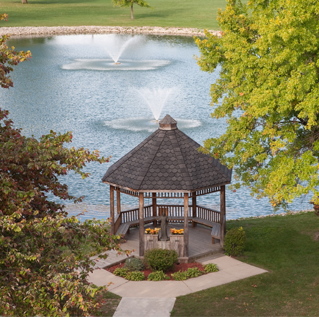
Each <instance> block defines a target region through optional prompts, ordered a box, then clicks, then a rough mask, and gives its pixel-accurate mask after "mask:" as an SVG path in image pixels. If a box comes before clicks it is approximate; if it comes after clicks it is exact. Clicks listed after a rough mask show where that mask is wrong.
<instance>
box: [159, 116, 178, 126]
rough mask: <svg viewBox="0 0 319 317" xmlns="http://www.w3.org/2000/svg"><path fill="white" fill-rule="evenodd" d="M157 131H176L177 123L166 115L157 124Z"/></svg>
mask: <svg viewBox="0 0 319 317" xmlns="http://www.w3.org/2000/svg"><path fill="white" fill-rule="evenodd" d="M159 129H161V130H175V129H177V121H175V120H174V119H173V118H172V117H171V116H170V115H168V114H167V115H166V116H165V117H164V118H163V119H162V120H161V121H160V122H159Z"/></svg>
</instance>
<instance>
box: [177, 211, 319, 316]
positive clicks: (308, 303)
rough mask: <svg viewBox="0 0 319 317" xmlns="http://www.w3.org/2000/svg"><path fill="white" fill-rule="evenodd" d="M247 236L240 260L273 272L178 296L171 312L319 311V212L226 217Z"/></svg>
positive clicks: (276, 313)
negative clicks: (237, 219)
mask: <svg viewBox="0 0 319 317" xmlns="http://www.w3.org/2000/svg"><path fill="white" fill-rule="evenodd" d="M240 226H242V227H243V228H244V230H245V232H246V236H247V241H246V248H245V252H244V255H243V256H241V257H239V258H238V259H239V260H241V261H243V262H246V263H249V264H252V265H256V266H258V267H261V268H264V269H266V270H268V271H269V273H265V274H261V275H257V276H253V277H250V278H247V279H244V280H240V281H237V282H233V283H229V284H225V285H222V286H219V287H214V288H210V289H207V290H204V291H201V292H197V293H193V294H190V295H187V296H182V297H178V298H177V300H176V303H175V307H174V310H173V313H172V316H318V312H319V265H318V263H319V239H318V236H319V217H318V216H316V215H314V214H313V213H307V214H298V215H291V216H285V217H281V216H276V217H271V218H270V217H269V218H263V219H250V220H249V219H248V220H239V221H227V229H230V228H232V227H240Z"/></svg>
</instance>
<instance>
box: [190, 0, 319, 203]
mask: <svg viewBox="0 0 319 317" xmlns="http://www.w3.org/2000/svg"><path fill="white" fill-rule="evenodd" d="M218 22H219V25H220V27H221V29H222V36H221V37H216V36H213V35H212V34H209V33H208V32H206V36H207V38H206V39H203V40H201V39H198V38H197V39H196V43H197V45H198V47H199V49H200V52H201V55H200V57H199V58H197V61H198V65H199V66H200V67H201V69H202V70H204V71H207V72H212V71H214V70H215V69H216V68H217V67H218V66H219V65H220V67H221V71H220V78H219V79H218V80H217V81H216V82H215V83H214V84H213V85H212V86H211V96H212V106H213V107H214V111H213V113H212V117H214V118H224V117H225V118H227V122H228V126H227V130H226V132H225V133H224V134H222V135H221V136H220V137H216V138H212V139H208V140H206V141H205V144H204V146H205V149H206V151H210V152H211V154H212V155H214V156H215V157H219V158H220V159H221V161H222V162H223V163H225V164H227V165H228V167H231V168H234V170H235V177H236V180H237V181H238V182H237V183H236V184H235V185H234V187H235V188H239V187H240V186H241V185H245V186H248V187H249V188H250V189H251V192H252V194H253V195H256V196H257V198H261V197H268V198H269V199H270V202H271V204H272V206H274V207H275V208H277V207H278V206H286V205H287V203H289V202H292V200H293V199H294V198H295V197H299V196H301V195H303V194H307V193H309V192H312V193H313V198H312V201H313V202H315V203H319V198H318V194H319V193H318V185H319V179H318V169H319V162H318V158H319V125H318V123H319V106H318V105H319V99H318V96H319V59H318V57H319V54H318V53H319V5H318V1H317V0H309V1H299V0H250V1H248V3H247V4H243V3H242V2H241V1H240V0H228V1H227V6H226V9H225V10H224V11H223V12H222V11H219V13H218Z"/></svg>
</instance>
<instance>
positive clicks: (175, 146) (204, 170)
mask: <svg viewBox="0 0 319 317" xmlns="http://www.w3.org/2000/svg"><path fill="white" fill-rule="evenodd" d="M199 147H200V145H199V144H198V143H197V142H195V141H194V140H192V139H191V138H189V137H188V136H187V135H186V134H185V133H183V132H182V131H180V130H179V129H178V128H177V122H176V121H175V120H174V119H173V118H172V117H170V116H169V115H166V116H165V117H164V119H163V120H161V121H160V122H159V129H158V130H156V131H155V132H154V133H153V134H151V135H150V136H149V137H148V138H147V139H145V140H144V141H143V142H142V143H140V144H139V145H138V146H137V147H135V148H134V149H133V150H132V151H130V152H129V153H127V154H126V155H125V156H123V157H122V158H121V159H119V160H118V161H117V162H115V163H114V164H113V165H112V166H111V167H110V168H109V169H108V170H107V172H106V173H105V175H104V176H103V178H102V181H103V182H104V183H108V184H111V185H115V186H118V187H123V188H127V189H131V190H134V191H142V192H152V191H153V192H156V191H180V192H190V191H194V190H198V189H204V188H209V187H213V186H221V185H225V184H229V183H230V182H231V175H232V170H230V169H228V168H227V167H225V166H224V165H222V164H221V163H220V162H219V160H217V159H214V158H213V157H211V156H210V155H206V154H203V153H200V152H198V148H199Z"/></svg>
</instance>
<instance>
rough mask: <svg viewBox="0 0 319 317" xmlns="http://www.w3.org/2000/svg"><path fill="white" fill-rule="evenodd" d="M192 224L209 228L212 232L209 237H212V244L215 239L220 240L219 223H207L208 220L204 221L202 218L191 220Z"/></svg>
mask: <svg viewBox="0 0 319 317" xmlns="http://www.w3.org/2000/svg"><path fill="white" fill-rule="evenodd" d="M192 219H193V222H196V223H200V224H202V225H204V226H207V227H211V228H212V232H211V236H212V243H213V244H214V243H215V239H219V240H220V227H221V226H220V223H217V222H214V221H209V220H204V219H202V218H198V217H195V218H192Z"/></svg>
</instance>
